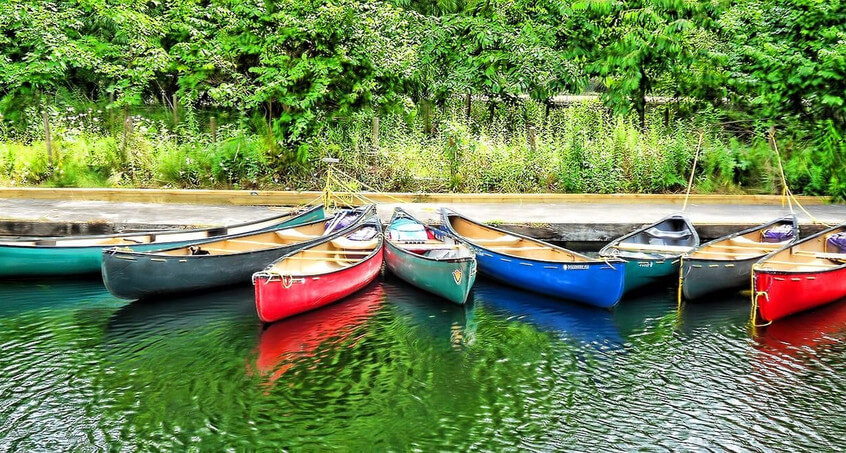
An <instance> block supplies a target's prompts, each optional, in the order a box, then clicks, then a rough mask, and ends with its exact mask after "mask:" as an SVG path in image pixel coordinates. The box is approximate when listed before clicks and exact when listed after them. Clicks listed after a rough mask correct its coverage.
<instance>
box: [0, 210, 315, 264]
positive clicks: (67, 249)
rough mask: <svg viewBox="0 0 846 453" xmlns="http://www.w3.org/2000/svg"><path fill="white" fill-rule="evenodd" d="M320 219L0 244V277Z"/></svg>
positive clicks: (295, 215)
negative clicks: (113, 252) (118, 251)
mask: <svg viewBox="0 0 846 453" xmlns="http://www.w3.org/2000/svg"><path fill="white" fill-rule="evenodd" d="M323 216H324V213H323V206H322V205H320V206H316V207H313V208H309V209H308V210H306V211H299V210H297V211H291V212H288V213H285V214H283V215H280V216H274V217H270V218H266V219H261V220H257V221H254V222H249V223H243V224H238V225H231V226H226V227H215V228H206V229H197V230H168V231H156V232H142V233H122V234H112V235H98V236H77V237H57V238H55V237H54V238H38V239H36V238H22V239H15V240H9V241H1V242H0V278H6V277H38V276H63V275H77V274H96V273H99V272H100V266H101V264H102V261H103V251H104V250H108V249H110V248H112V247H120V248H126V249H129V250H133V251H151V250H156V249H161V248H166V247H179V246H185V245H190V244H194V243H197V242H202V241H207V240H209V238H217V237H225V236H229V235H235V234H243V233H248V232H251V231H256V232H257V231H262V230H274V229H278V228H282V227H287V226H294V225H299V224H300V223H303V222H308V221H313V220H318V219H322V218H323Z"/></svg>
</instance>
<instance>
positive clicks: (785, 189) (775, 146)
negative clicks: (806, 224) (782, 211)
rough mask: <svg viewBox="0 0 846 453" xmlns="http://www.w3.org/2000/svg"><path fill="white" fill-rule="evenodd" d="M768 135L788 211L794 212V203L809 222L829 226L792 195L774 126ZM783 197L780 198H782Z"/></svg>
mask: <svg viewBox="0 0 846 453" xmlns="http://www.w3.org/2000/svg"><path fill="white" fill-rule="evenodd" d="M769 135H770V137H769V138H770V145H771V146H772V147H773V151H774V152H775V155H776V161H777V162H778V169H779V173H780V175H781V185H782V196H783V197H784V198H786V199H787V203H788V204H789V206H790V213H791V214H795V212H794V210H793V203H796V206H798V207H799V209H801V210H802V212H804V213H805V215H806V216H808V218H809V219H811V222H813V223H818V224H820V225H823V226H825V227H828V228H830V227H831V225H829V224H827V223H825V222H823V221H821V220H819V219H818V218H816V217H814V215H813V214H811V213H810V212H808V210H807V209H805V207H804V206H802V203H800V202H799V200H798V199H797V198H796V196H795V195H793V192H792V191H791V190H790V187H788V185H787V177H785V176H784V165H782V163H781V152H780V151H779V150H778V143H776V139H775V128H774V127H770V134H769ZM784 198H783V199H782V200H784ZM791 200H792V201H791ZM782 206H784V201H782Z"/></svg>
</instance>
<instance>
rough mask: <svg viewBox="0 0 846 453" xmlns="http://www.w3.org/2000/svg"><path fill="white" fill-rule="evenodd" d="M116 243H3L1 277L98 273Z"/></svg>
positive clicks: (136, 248) (132, 247)
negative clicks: (93, 244) (71, 244)
mask: <svg viewBox="0 0 846 453" xmlns="http://www.w3.org/2000/svg"><path fill="white" fill-rule="evenodd" d="M195 242H197V241H183V242H169V243H159V244H140V245H129V246H122V248H124V247H125V248H128V249H130V250H132V251H136V252H148V251H152V250H156V249H160V248H162V247H182V246H186V245H191V244H193V243H195ZM112 247H114V246H113V245H108V246H91V247H7V246H3V245H0V278H2V277H34V276H38V277H45V276H67V275H85V274H97V273H99V272H100V266H101V265H102V263H103V252H104V251H106V250H108V249H110V248H112Z"/></svg>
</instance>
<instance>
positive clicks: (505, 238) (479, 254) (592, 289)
mask: <svg viewBox="0 0 846 453" xmlns="http://www.w3.org/2000/svg"><path fill="white" fill-rule="evenodd" d="M441 219H442V223H443V228H444V230H446V232H447V233H449V234H451V235H453V236H456V237H458V238H460V239H462V240H464V241H465V242H467V243H468V244H469V245H470V246H471V248H473V250H474V251H475V252H476V261H477V263H478V269H479V272H481V273H482V274H484V275H487V276H488V277H491V278H493V279H496V280H499V281H501V282H504V283H506V284H509V285H512V286H516V287H518V288H522V289H526V290H529V291H535V292H538V293H541V294H546V295H548V296H552V297H556V298H562V299H569V300H573V301H577V302H582V303H585V304H588V305H593V306H597V307H603V308H610V307H613V306H614V305H616V304H617V302H619V301H620V297H622V295H623V286H624V283H625V266H624V265H623V261H622V260H618V259H615V258H611V259H608V260H605V259H594V258H590V257H588V256H585V255H582V254H579V253H576V252H573V251H570V250H567V249H565V248H561V247H558V246H555V245H552V244H549V243H546V242H543V241H540V240H537V239H532V238H530V237H527V236H523V235H520V234H517V233H511V232H508V231H505V230H500V229H498V228H494V227H491V226H487V225H483V224H481V223H479V222H476V221H473V220H470V219H468V218H466V217H464V216H462V215H460V214H458V213H456V212H455V211H452V210H450V209H442V210H441Z"/></svg>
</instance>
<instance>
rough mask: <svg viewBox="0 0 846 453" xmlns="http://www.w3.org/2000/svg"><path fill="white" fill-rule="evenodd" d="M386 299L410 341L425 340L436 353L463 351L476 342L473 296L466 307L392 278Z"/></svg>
mask: <svg viewBox="0 0 846 453" xmlns="http://www.w3.org/2000/svg"><path fill="white" fill-rule="evenodd" d="M384 287H385V295H386V298H387V300H389V301H390V303H391V307H392V308H393V309H395V310H396V313H397V319H398V320H400V321H402V325H401V327H400V329H402V330H403V331H405V332H406V333H407V334H408V335H409V337H411V338H418V339H425V340H424V341H421V342H420V343H421V344H422V343H426V344H429V345H431V346H432V347H433V348H434V350H441V351H443V350H446V351H448V350H450V349H452V350H454V351H460V350H463V349H465V348H467V347H469V346H472V345H473V344H474V343H475V341H476V320H475V317H474V315H473V314H474V306H475V304H474V303H473V293H472V292H471V293H470V296H469V297H468V298H467V302H466V303H465V304H464V305H456V304H454V303H451V302H449V301H447V300H446V299H444V298H442V297H439V296H436V295H434V294H432V293H429V292H427V291H423V290H421V289H419V288H416V287H414V286H412V285H410V284H408V283H406V282H404V281H402V279H400V278H399V277H396V276H394V275H392V274H388V275H386V277H385V282H384Z"/></svg>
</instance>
